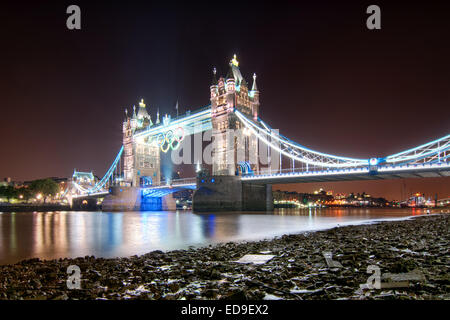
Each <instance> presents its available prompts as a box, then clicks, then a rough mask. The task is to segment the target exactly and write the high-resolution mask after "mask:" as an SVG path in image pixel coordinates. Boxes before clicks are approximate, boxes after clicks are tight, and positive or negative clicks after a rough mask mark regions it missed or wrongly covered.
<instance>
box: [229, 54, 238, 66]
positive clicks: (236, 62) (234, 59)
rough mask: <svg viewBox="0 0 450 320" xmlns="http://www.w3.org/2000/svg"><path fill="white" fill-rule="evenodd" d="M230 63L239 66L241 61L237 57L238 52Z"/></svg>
mask: <svg viewBox="0 0 450 320" xmlns="http://www.w3.org/2000/svg"><path fill="white" fill-rule="evenodd" d="M230 64H232V65H234V66H236V67H239V61H237V59H236V54H235V55H234V57H233V59H231V61H230Z"/></svg>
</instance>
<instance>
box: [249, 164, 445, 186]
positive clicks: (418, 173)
mask: <svg viewBox="0 0 450 320" xmlns="http://www.w3.org/2000/svg"><path fill="white" fill-rule="evenodd" d="M449 176H450V162H448V161H447V162H441V163H431V164H412V165H398V166H381V167H379V168H378V170H377V171H370V169H369V166H367V167H361V168H345V169H333V170H325V171H308V172H295V171H294V172H292V169H284V170H283V171H282V172H281V173H274V174H260V175H254V176H252V175H249V176H243V177H242V178H241V180H242V182H243V183H268V184H284V183H306V182H332V181H354V180H386V179H407V178H438V177H449Z"/></svg>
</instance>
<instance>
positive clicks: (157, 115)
mask: <svg viewBox="0 0 450 320" xmlns="http://www.w3.org/2000/svg"><path fill="white" fill-rule="evenodd" d="M159 123H160V121H159V108H158V112H156V124H159Z"/></svg>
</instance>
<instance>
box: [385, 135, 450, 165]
mask: <svg viewBox="0 0 450 320" xmlns="http://www.w3.org/2000/svg"><path fill="white" fill-rule="evenodd" d="M449 156H450V135H447V136H444V137H442V138H439V139H437V140H434V141H430V142H428V143H425V144H423V145H421V146H418V147H415V148H411V149H409V150H405V151H402V152H399V153H396V154H393V155H390V156H387V157H386V158H385V159H386V162H388V163H393V164H406V163H436V162H445V161H447V159H448V158H449Z"/></svg>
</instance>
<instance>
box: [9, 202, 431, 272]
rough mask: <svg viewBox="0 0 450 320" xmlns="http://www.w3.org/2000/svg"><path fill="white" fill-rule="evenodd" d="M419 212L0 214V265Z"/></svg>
mask: <svg viewBox="0 0 450 320" xmlns="http://www.w3.org/2000/svg"><path fill="white" fill-rule="evenodd" d="M424 213H426V212H425V210H422V209H415V210H410V209H405V210H399V209H396V210H392V209H345V208H335V209H334V208H330V209H317V208H309V209H279V210H276V211H275V212H274V213H241V214H238V213H220V214H194V213H192V212H185V211H179V212H178V211H177V212H114V213H112V212H34V213H28V212H27V213H25V212H23V213H2V214H0V264H6V263H14V262H17V261H20V260H22V259H28V258H33V257H39V258H41V259H54V258H61V257H78V256H86V255H94V256H98V257H100V256H102V257H117V256H131V255H134V254H143V253H146V252H149V251H152V250H157V249H159V250H173V249H183V248H187V247H188V246H191V245H194V246H198V245H208V244H211V243H217V242H227V241H239V240H256V239H263V238H269V237H273V236H277V235H282V234H286V233H296V232H302V231H310V230H319V229H325V228H331V227H334V226H337V225H347V224H356V223H361V222H365V221H371V220H374V219H392V218H401V217H406V216H412V215H420V214H424Z"/></svg>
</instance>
